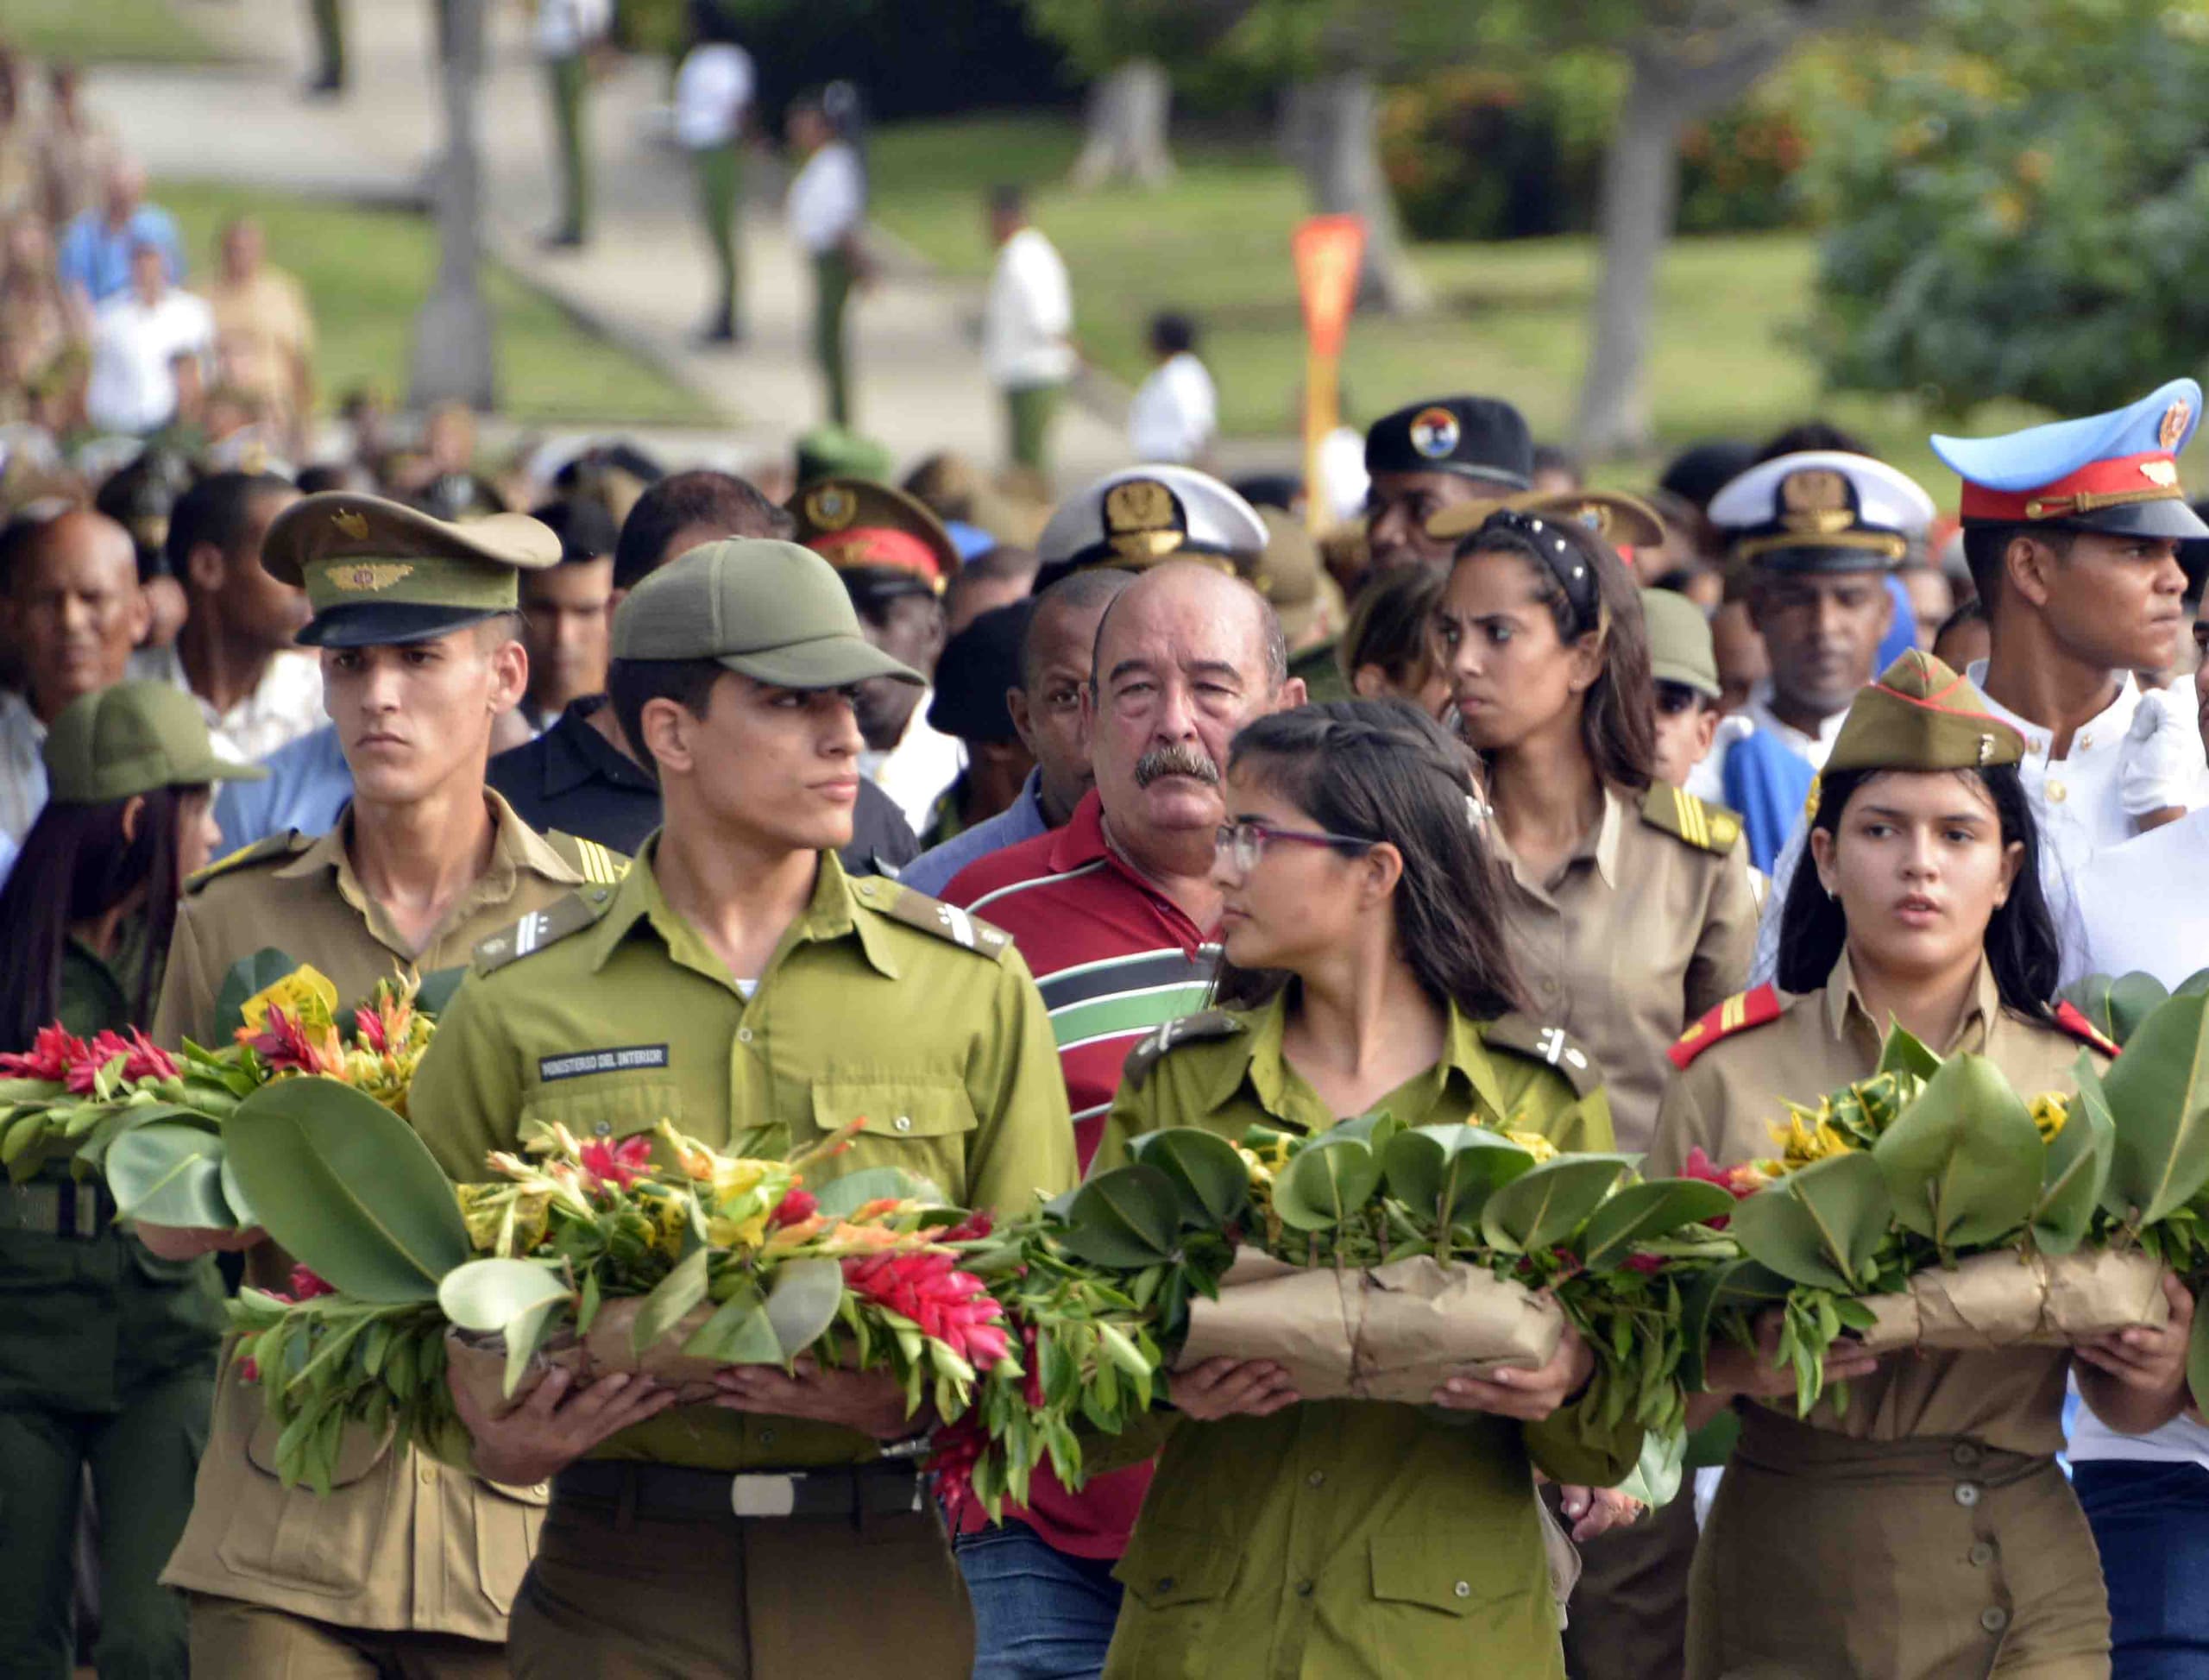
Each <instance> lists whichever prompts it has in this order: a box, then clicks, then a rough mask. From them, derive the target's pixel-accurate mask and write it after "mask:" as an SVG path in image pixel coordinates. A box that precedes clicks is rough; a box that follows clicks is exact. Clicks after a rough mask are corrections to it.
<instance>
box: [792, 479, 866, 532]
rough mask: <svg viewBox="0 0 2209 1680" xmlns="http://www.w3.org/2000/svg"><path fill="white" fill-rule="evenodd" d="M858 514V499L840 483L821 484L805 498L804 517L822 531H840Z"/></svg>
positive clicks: (857, 516)
mask: <svg viewBox="0 0 2209 1680" xmlns="http://www.w3.org/2000/svg"><path fill="white" fill-rule="evenodd" d="M805 517H806V518H807V519H809V520H810V521H811V522H812V523H813V524H814V525H817V526H819V527H820V528H821V530H823V531H841V530H843V529H844V528H845V527H846V526H847V525H850V524H851V522H852V521H853V519H857V518H859V498H858V497H857V496H855V495H853V494H852V493H851V492H850V491H849V490H846V489H845V488H843V487H842V486H840V485H836V484H826V485H823V486H822V487H821V488H820V489H818V490H815V492H814V493H813V494H811V495H809V496H808V497H807V498H806V499H805Z"/></svg>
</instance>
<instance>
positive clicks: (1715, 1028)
mask: <svg viewBox="0 0 2209 1680" xmlns="http://www.w3.org/2000/svg"><path fill="white" fill-rule="evenodd" d="M1785 1007H1786V1006H1785V1005H1784V1004H1782V1003H1781V1002H1780V1001H1779V988H1778V986H1776V985H1772V984H1771V983H1770V982H1769V981H1767V982H1766V983H1765V985H1760V986H1759V987H1757V988H1756V989H1755V990H1754V991H1737V992H1735V993H1734V995H1733V996H1732V997H1728V999H1727V1000H1726V1001H1725V1002H1724V1003H1722V1004H1719V1005H1718V1007H1717V1008H1715V1009H1714V1010H1711V1011H1710V1012H1709V1014H1708V1015H1706V1016H1703V1017H1702V1020H1700V1021H1698V1022H1696V1023H1695V1025H1694V1026H1692V1027H1690V1028H1689V1029H1687V1031H1685V1032H1683V1033H1682V1034H1681V1035H1680V1036H1679V1040H1678V1041H1677V1043H1675V1044H1674V1045H1673V1046H1672V1048H1671V1049H1669V1050H1667V1051H1665V1055H1666V1056H1667V1057H1669V1058H1670V1059H1671V1063H1672V1066H1673V1067H1678V1068H1685V1067H1687V1065H1688V1064H1689V1063H1690V1062H1691V1061H1693V1060H1695V1059H1696V1057H1697V1056H1699V1055H1701V1054H1702V1053H1703V1052H1704V1051H1705V1050H1708V1049H1709V1048H1710V1047H1711V1046H1712V1045H1714V1044H1715V1043H1717V1042H1718V1041H1719V1040H1720V1039H1721V1038H1731V1037H1732V1036H1733V1035H1734V1034H1735V1033H1743V1032H1746V1031H1747V1030H1748V1029H1750V1028H1752V1027H1761V1026H1763V1025H1764V1024H1765V1022H1767V1021H1777V1020H1778V1019H1779V1017H1780V1015H1781V1013H1782V1011H1783V1010H1784V1009H1785Z"/></svg>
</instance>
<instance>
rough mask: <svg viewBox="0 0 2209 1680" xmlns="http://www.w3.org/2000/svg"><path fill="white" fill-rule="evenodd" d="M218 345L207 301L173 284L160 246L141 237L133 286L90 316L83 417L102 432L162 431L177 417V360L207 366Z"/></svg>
mask: <svg viewBox="0 0 2209 1680" xmlns="http://www.w3.org/2000/svg"><path fill="white" fill-rule="evenodd" d="M214 349H215V318H214V314H213V312H212V311H211V310H209V308H208V307H207V300H206V299H204V298H199V297H196V296H194V295H193V294H192V293H189V292H183V291H179V290H178V289H177V288H176V287H174V286H171V285H170V284H169V277H168V267H167V256H166V255H165V254H164V252H163V251H162V249H161V248H160V246H159V245H156V244H154V243H152V242H140V243H138V244H136V245H135V246H133V247H132V248H131V252H130V289H129V291H128V292H124V293H119V294H118V295H116V297H113V298H110V299H108V300H107V302H105V303H104V304H102V305H100V307H99V310H98V313H96V314H95V315H94V316H93V318H92V362H91V372H90V374H89V375H88V376H87V377H86V380H85V418H88V419H89V420H91V423H92V425H94V426H95V427H97V428H98V430H100V431H116V432H130V433H133V434H135V435H137V436H140V437H143V436H145V435H146V434H147V433H148V432H153V431H160V428H161V427H163V426H165V425H167V424H168V423H169V422H170V421H171V420H173V419H174V418H176V412H177V402H178V394H179V389H178V373H179V368H178V365H177V364H178V363H179V362H186V363H189V364H190V365H191V367H192V368H194V369H202V370H204V366H205V361H206V358H207V357H208V356H211V354H213V352H214ZM187 376H189V375H188V374H187Z"/></svg>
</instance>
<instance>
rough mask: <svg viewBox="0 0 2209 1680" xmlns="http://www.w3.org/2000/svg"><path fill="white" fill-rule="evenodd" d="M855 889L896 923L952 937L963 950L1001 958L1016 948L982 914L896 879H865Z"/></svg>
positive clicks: (862, 897)
mask: <svg viewBox="0 0 2209 1680" xmlns="http://www.w3.org/2000/svg"><path fill="white" fill-rule="evenodd" d="M852 890H853V892H854V893H855V894H857V895H858V897H859V902H860V903H862V904H865V905H868V906H870V907H872V909H878V910H879V911H881V912H882V914H883V915H884V916H888V917H889V918H890V919H891V921H892V922H903V923H904V924H905V925H906V926H907V927H908V928H919V929H920V930H921V931H922V933H924V934H935V936H936V937H937V938H938V939H946V940H949V941H951V942H952V943H953V945H956V946H958V947H960V949H961V950H964V951H972V952H973V953H976V954H977V955H978V956H984V957H987V958H988V959H989V960H991V962H996V961H998V960H999V959H1000V958H1002V957H1003V956H1004V953H1006V952H1007V951H1009V950H1010V949H1011V948H1012V935H1011V934H1008V933H1007V932H1005V930H1004V928H998V927H993V926H992V925H991V924H990V923H989V922H985V921H983V920H982V919H981V918H980V917H979V916H969V915H968V914H967V913H966V911H965V910H962V909H960V908H959V906H958V905H956V904H947V903H944V902H943V901H942V900H941V899H940V898H931V897H928V894H926V893H924V892H916V891H914V890H913V889H912V888H910V887H903V886H900V885H898V884H897V882H895V881H885V880H880V879H874V880H870V879H866V878H861V879H860V880H859V881H856V882H854V883H853V888H852Z"/></svg>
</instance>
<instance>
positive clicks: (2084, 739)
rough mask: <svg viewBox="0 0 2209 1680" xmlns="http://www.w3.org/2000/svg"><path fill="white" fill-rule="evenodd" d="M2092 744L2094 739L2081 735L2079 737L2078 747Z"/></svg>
mask: <svg viewBox="0 0 2209 1680" xmlns="http://www.w3.org/2000/svg"><path fill="white" fill-rule="evenodd" d="M2093 744H2094V738H2093V736H2092V735H2081V736H2080V737H2079V745H2080V746H2093Z"/></svg>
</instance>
